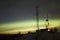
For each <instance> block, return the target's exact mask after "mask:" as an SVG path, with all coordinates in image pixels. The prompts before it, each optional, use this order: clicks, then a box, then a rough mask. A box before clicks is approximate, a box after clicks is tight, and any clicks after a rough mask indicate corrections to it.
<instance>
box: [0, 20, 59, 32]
mask: <svg viewBox="0 0 60 40" xmlns="http://www.w3.org/2000/svg"><path fill="white" fill-rule="evenodd" d="M49 23H50V26H49V27H58V26H59V25H60V24H59V23H60V19H54V20H53V19H49ZM36 24H37V22H36V19H32V20H25V21H17V22H9V23H3V24H1V25H0V32H5V31H13V30H25V31H30V30H32V29H34V30H36V29H37V25H36ZM45 26H46V22H45V19H41V20H39V28H40V29H43V28H45ZM27 29H28V30H27Z"/></svg>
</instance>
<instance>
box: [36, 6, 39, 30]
mask: <svg viewBox="0 0 60 40" xmlns="http://www.w3.org/2000/svg"><path fill="white" fill-rule="evenodd" d="M36 18H37V28H38V30H39V13H38V6H36Z"/></svg>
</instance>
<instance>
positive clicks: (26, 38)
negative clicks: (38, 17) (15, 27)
mask: <svg viewBox="0 0 60 40" xmlns="http://www.w3.org/2000/svg"><path fill="white" fill-rule="evenodd" d="M0 40H60V34H59V33H58V32H52V31H51V32H48V31H46V30H45V31H44V30H42V31H41V30H39V31H36V32H35V33H31V32H29V33H28V34H24V35H21V34H14V35H13V34H10V35H9V34H2V35H1V34H0Z"/></svg>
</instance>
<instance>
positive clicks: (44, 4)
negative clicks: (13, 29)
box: [0, 0, 60, 23]
mask: <svg viewBox="0 0 60 40" xmlns="http://www.w3.org/2000/svg"><path fill="white" fill-rule="evenodd" d="M36 5H38V6H39V16H40V18H41V17H44V16H46V13H48V14H49V17H51V18H59V17H60V0H0V23H4V22H13V21H18V20H27V19H34V18H36V8H35V7H36Z"/></svg>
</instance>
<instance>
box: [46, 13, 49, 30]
mask: <svg viewBox="0 0 60 40" xmlns="http://www.w3.org/2000/svg"><path fill="white" fill-rule="evenodd" d="M46 23H47V24H46V28H47V29H49V17H48V13H47V15H46Z"/></svg>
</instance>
